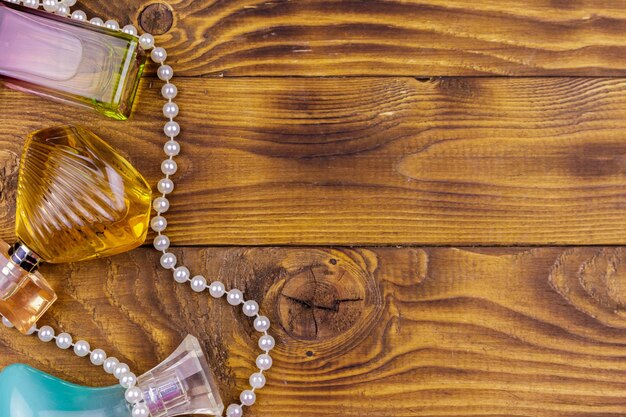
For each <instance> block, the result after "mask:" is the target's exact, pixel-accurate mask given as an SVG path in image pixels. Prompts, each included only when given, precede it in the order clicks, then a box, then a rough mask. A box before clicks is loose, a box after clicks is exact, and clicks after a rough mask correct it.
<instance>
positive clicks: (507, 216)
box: [0, 0, 626, 417]
mask: <svg viewBox="0 0 626 417" xmlns="http://www.w3.org/2000/svg"><path fill="white" fill-rule="evenodd" d="M80 6H81V7H82V8H83V9H84V10H86V11H87V12H88V13H89V15H90V16H92V15H94V14H97V15H99V16H106V17H112V18H116V19H118V20H119V21H120V22H123V23H128V20H129V19H130V20H131V21H132V22H135V23H136V24H138V23H137V22H140V23H141V25H142V26H143V27H144V28H146V29H148V30H151V31H153V32H155V33H158V34H159V36H157V40H158V42H159V43H160V44H163V46H165V47H167V48H168V50H169V53H170V57H171V58H172V65H173V66H174V69H175V71H176V74H177V76H178V77H177V78H176V80H175V82H176V83H177V85H178V86H179V88H180V95H179V97H178V98H177V100H176V101H177V102H178V103H179V105H180V107H181V115H180V118H179V121H180V123H181V125H182V127H183V134H182V135H181V142H182V154H181V157H180V158H179V159H178V161H179V166H180V170H179V173H178V174H177V175H176V178H175V180H176V185H177V189H176V191H175V192H174V193H173V195H172V198H171V201H172V204H173V208H172V210H171V213H170V215H169V217H168V219H169V220H170V227H169V228H168V231H167V233H168V234H169V235H170V236H171V238H172V240H173V242H174V243H175V245H176V246H177V248H175V249H174V252H175V253H176V254H177V255H178V256H179V258H182V259H183V260H184V262H185V263H186V264H188V265H190V266H191V267H192V272H193V273H204V274H205V275H206V276H207V277H208V278H209V279H210V280H212V279H221V280H223V281H224V282H226V283H228V285H236V286H239V287H241V288H243V289H244V290H245V292H246V293H247V294H248V296H249V297H251V298H255V299H258V300H260V302H261V305H262V308H263V311H264V312H265V313H266V314H267V315H268V316H269V317H270V319H271V320H272V321H273V323H274V327H273V330H272V334H273V335H274V336H275V337H276V339H277V341H278V346H277V348H276V350H275V352H274V357H275V366H274V368H273V369H272V371H271V372H270V373H269V383H268V386H267V388H266V389H264V390H263V391H261V392H260V395H259V401H258V404H257V405H256V406H254V407H253V408H251V409H250V410H249V413H248V415H249V416H254V417H266V416H267V417H269V416H279V415H291V416H302V417H304V416H307V417H309V416H310V417H326V416H336V415H342V416H348V417H357V416H372V417H373V416H383V417H404V416H407V417H408V416H474V417H476V416H559V417H562V416H604V417H608V416H623V415H626V251H625V249H624V247H622V246H621V245H626V234H625V233H624V231H625V230H626V213H625V211H624V208H625V207H626V137H625V136H626V81H625V79H624V78H621V77H623V76H625V75H626V40H625V39H626V38H625V37H624V33H626V1H623V0H619V1H609V0H605V1H600V0H526V1H521V0H517V1H514V0H498V1H493V0H490V1H487V0H485V1H460V0H447V1H444V0H440V1H437V0H423V1H416V0H407V1H374V0H371V1H348V0H291V1H290V0H270V1H257V0H224V1H221V0H215V1H204V0H202V1H201V0H179V1H171V2H169V3H167V4H166V3H158V4H157V3H151V2H148V1H141V0H112V1H109V2H97V1H91V0H88V1H87V0H86V1H85V2H84V3H82V4H80ZM151 74H152V75H151ZM153 74H154V68H152V69H151V70H150V71H149V74H148V75H147V76H146V78H145V80H144V81H143V82H142V85H141V89H140V93H139V96H138V106H137V107H136V110H135V113H134V115H133V118H132V120H131V121H129V122H116V121H111V120H103V118H101V117H100V116H98V115H97V114H91V113H88V112H83V111H78V110H75V109H73V108H66V107H62V106H59V105H56V104H51V103H48V102H45V101H42V100H40V99H38V98H36V97H32V96H27V95H24V94H21V93H17V92H12V91H9V90H7V89H0V114H2V122H1V123H0V238H2V239H5V240H12V239H13V238H14V235H13V224H14V207H15V205H14V204H15V191H16V181H17V166H18V160H19V155H20V150H21V147H22V145H23V141H24V137H25V136H26V135H27V134H28V133H29V132H30V131H32V130H35V129H39V128H43V127H48V126H50V125H54V124H61V123H69V122H74V123H80V124H83V125H85V126H88V127H89V128H91V129H92V130H93V131H95V132H96V133H98V134H99V135H100V136H102V137H103V138H105V139H107V140H108V141H109V142H110V143H112V144H113V145H114V146H116V147H117V148H118V149H120V150H121V152H122V153H124V154H125V155H126V156H127V157H128V158H129V159H130V160H131V161H132V162H133V163H134V164H135V165H136V166H137V167H138V168H139V169H140V170H141V171H142V172H143V173H144V174H145V176H146V177H147V178H148V179H149V181H150V182H151V183H153V184H154V183H155V182H156V180H157V179H158V178H159V165H160V161H161V160H162V158H163V155H162V151H161V148H162V144H163V139H162V135H161V134H160V133H159V132H160V126H159V124H158V123H157V120H160V119H156V118H155V116H156V115H157V114H158V113H159V112H160V107H161V101H160V100H159V97H158V96H159V90H160V85H161V84H160V82H159V81H158V80H156V79H155V78H154V77H153ZM157 263H158V254H157V253H156V252H155V251H153V250H151V249H150V248H149V247H145V248H141V249H138V250H135V251H132V252H130V253H127V254H124V255H120V256H116V257H113V258H108V259H103V260H97V261H93V262H83V263H78V264H73V265H60V266H45V267H44V268H42V272H43V273H44V274H45V275H46V276H47V277H48V278H49V279H50V281H51V282H52V283H53V284H54V285H55V287H56V288H57V289H58V292H59V296H60V300H59V302H58V304H56V305H55V307H54V308H53V309H52V310H51V311H50V312H49V314H47V316H46V317H45V318H44V319H43V322H45V323H50V324H53V325H55V326H57V327H58V328H62V329H63V330H67V331H70V332H72V333H73V334H75V335H76V336H77V337H85V338H87V339H88V340H89V341H90V342H91V343H92V345H94V346H100V347H104V348H106V349H107V350H108V351H109V353H110V354H112V355H115V356H117V357H118V358H121V359H123V360H124V361H126V362H127V363H129V364H130V365H131V366H132V368H133V369H134V370H136V371H137V372H144V371H146V370H148V369H150V368H151V367H152V366H154V365H155V364H156V363H158V362H159V361H161V360H162V359H164V358H165V357H166V356H167V355H168V354H169V353H170V352H171V351H172V350H173V349H174V348H175V347H176V346H177V345H178V343H179V342H180V341H181V340H182V338H183V337H184V336H185V335H186V334H187V333H193V334H195V335H197V336H198V337H199V338H200V339H201V342H202V344H203V346H204V347H205V349H206V351H207V354H208V356H209V357H210V360H211V362H212V363H213V364H214V366H215V371H216V377H217V379H218V382H219V385H220V387H221V389H222V393H223V397H224V398H225V400H226V401H227V402H230V401H232V400H234V399H235V398H236V396H237V395H238V393H239V391H240V390H241V389H243V388H244V387H245V386H246V383H247V376H248V375H249V374H250V372H252V370H253V357H254V356H255V354H256V350H255V345H256V342H255V340H254V337H255V333H254V331H253V330H252V328H251V325H250V323H249V321H248V320H245V319H244V317H243V315H242V314H241V313H240V312H238V311H234V310H233V309H232V308H231V307H230V306H228V305H225V304H224V303H220V302H218V303H215V302H214V301H213V300H210V299H208V298H207V297H201V296H196V295H195V294H193V293H192V291H191V290H190V288H188V287H185V286H180V285H178V284H176V283H174V281H173V280H172V279H171V277H170V276H169V274H168V273H166V272H164V271H162V270H161V269H160V268H157V267H156V265H157ZM14 362H25V363H28V364H31V365H33V366H36V367H39V368H40V369H42V370H44V371H47V372H50V373H53V374H54V375H57V376H60V377H62V378H66V379H68V380H70V381H73V382H78V383H83V384H87V385H94V386H101V385H108V384H111V383H113V380H111V378H110V377H107V376H106V375H105V374H104V373H103V372H101V371H100V370H99V369H97V368H94V367H92V366H90V365H89V364H88V361H85V360H79V359H77V358H75V357H73V356H72V355H71V354H69V353H68V352H60V351H58V350H57V349H56V348H54V347H53V346H50V345H44V346H42V345H41V343H39V342H38V341H37V340H35V339H34V338H27V337H20V336H18V335H17V334H16V333H15V332H12V331H8V330H3V329H0V367H2V366H5V365H8V364H11V363H14Z"/></svg>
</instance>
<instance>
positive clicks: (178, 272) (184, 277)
mask: <svg viewBox="0 0 626 417" xmlns="http://www.w3.org/2000/svg"><path fill="white" fill-rule="evenodd" d="M189 275H191V274H190V273H189V269H188V268H187V267H186V266H179V267H178V268H176V269H175V270H174V281H176V282H178V283H179V284H183V283H185V282H187V281H189Z"/></svg>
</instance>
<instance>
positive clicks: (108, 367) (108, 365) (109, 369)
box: [102, 357, 120, 374]
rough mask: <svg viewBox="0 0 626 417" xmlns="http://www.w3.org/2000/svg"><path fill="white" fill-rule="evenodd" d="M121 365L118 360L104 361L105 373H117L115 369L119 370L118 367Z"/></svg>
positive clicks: (109, 359)
mask: <svg viewBox="0 0 626 417" xmlns="http://www.w3.org/2000/svg"><path fill="white" fill-rule="evenodd" d="M119 364H120V361H118V360H117V358H115V357H110V358H106V359H105V360H104V363H103V364H102V368H104V372H106V373H107V374H112V373H113V372H115V368H117V365H119Z"/></svg>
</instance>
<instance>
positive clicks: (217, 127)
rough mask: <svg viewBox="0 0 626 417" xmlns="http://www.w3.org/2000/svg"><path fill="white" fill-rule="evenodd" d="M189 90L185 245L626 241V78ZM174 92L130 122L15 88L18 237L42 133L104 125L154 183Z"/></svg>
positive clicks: (247, 84)
mask: <svg viewBox="0 0 626 417" xmlns="http://www.w3.org/2000/svg"><path fill="white" fill-rule="evenodd" d="M179 85H180V87H181V95H180V97H179V98H178V99H177V100H178V101H179V104H180V107H181V109H182V113H181V117H180V118H179V121H180V123H181V125H182V127H183V130H184V133H183V134H182V136H181V138H180V139H181V142H182V154H181V157H180V158H179V164H180V170H179V173H177V174H176V177H175V180H176V184H177V187H178V188H177V189H176V190H175V192H174V193H173V194H172V197H171V200H172V206H173V209H172V210H171V213H170V216H169V220H170V225H171V226H170V228H169V230H168V233H169V234H170V235H171V237H172V241H173V242H175V243H176V244H179V245H267V244H270V245H283V244H305V245H338V244H339V245H396V244H410V245H417V244H419V245H422V244H424V245H440V244H446V245H447V244H450V245H474V244H478V245H523V244H530V245H545V244H624V243H626V233H624V230H625V229H626V211H625V210H624V207H626V159H625V155H626V140H624V132H625V131H626V81H624V80H621V79H552V78H541V79H475V78H472V79H435V80H430V81H428V82H420V81H416V80H415V79H411V78H402V79H393V78H385V79H371V78H358V79H324V80H321V79H263V78H256V79H236V80H232V79H226V80H219V79H201V80H200V79H198V80H196V79H185V80H179ZM158 91H160V84H159V83H155V84H154V85H152V84H151V82H150V81H146V82H144V84H143V86H142V89H141V92H140V94H139V99H138V103H139V106H138V108H137V111H136V112H135V115H134V119H133V120H132V121H131V122H128V123H125V122H117V121H110V120H105V119H104V118H102V117H100V116H99V115H97V114H93V115H92V114H90V113H84V112H82V113H81V112H78V111H75V110H74V109H71V108H67V107H60V106H58V105H55V104H49V103H47V102H44V101H42V100H40V99H38V98H33V97H30V96H27V95H23V94H20V93H15V92H10V91H8V90H6V89H2V90H0V113H1V114H3V123H2V124H1V125H0V163H1V165H0V167H2V168H1V169H0V173H2V174H1V176H0V179H1V181H0V183H2V186H1V187H2V190H3V192H2V194H1V199H0V213H2V214H3V215H2V216H0V235H1V237H2V238H3V239H5V240H7V239H8V240H11V239H12V238H13V236H12V233H11V230H12V228H13V226H12V225H13V221H14V220H13V214H14V213H13V210H14V207H15V205H14V198H15V190H16V180H17V161H18V155H19V153H20V150H21V147H22V143H23V138H24V137H25V136H26V134H27V133H28V132H29V131H32V130H35V129H37V128H42V127H47V126H50V125H52V124H55V123H71V122H77V123H82V124H84V125H87V126H89V127H90V128H91V129H92V130H94V131H95V132H96V133H97V134H99V135H100V136H102V137H103V138H105V139H107V140H110V142H111V143H112V144H113V145H114V146H115V147H117V148H119V149H120V150H121V151H122V152H123V153H125V154H127V155H128V156H129V158H130V159H131V160H132V161H133V162H134V163H135V164H136V165H137V166H138V167H139V169H140V170H141V171H142V172H143V173H145V175H146V176H147V177H148V179H149V181H150V182H151V183H153V184H154V183H155V182H156V180H157V178H158V177H159V175H160V170H159V166H160V161H161V160H162V159H163V154H162V145H163V143H164V140H163V137H162V133H160V131H161V128H160V125H159V123H161V122H160V121H159V119H158V118H157V115H158V113H160V108H161V101H160V100H159V99H158V98H157V94H158ZM42 114H43V115H45V117H43V118H42ZM42 120H44V121H43V122H42Z"/></svg>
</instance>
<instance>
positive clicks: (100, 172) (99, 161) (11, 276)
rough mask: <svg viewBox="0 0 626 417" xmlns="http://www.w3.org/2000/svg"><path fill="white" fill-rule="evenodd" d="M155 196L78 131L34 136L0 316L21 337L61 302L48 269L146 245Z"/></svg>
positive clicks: (27, 150)
mask: <svg viewBox="0 0 626 417" xmlns="http://www.w3.org/2000/svg"><path fill="white" fill-rule="evenodd" d="M151 194H152V192H151V189H150V187H149V185H148V184H147V182H146V180H145V179H144V178H143V177H142V176H141V174H139V172H137V170H135V168H133V166H132V165H131V164H130V163H129V162H128V161H127V160H125V159H124V158H123V157H122V156H120V155H119V154H118V153H117V152H116V151H115V150H114V149H113V148H111V147H110V146H109V145H107V144H106V143H105V142H104V141H102V139H100V138H98V137H97V136H96V135H94V134H93V133H91V132H89V131H87V130H85V129H83V128H80V127H75V126H61V127H54V128H49V129H44V130H40V131H37V132H34V133H32V134H31V135H29V137H28V139H27V141H26V144H25V146H24V150H23V153H22V157H21V160H20V168H19V176H18V187H17V210H16V226H15V231H16V235H17V238H18V241H17V242H16V243H15V244H14V245H12V246H11V247H9V245H7V244H5V243H3V244H1V245H0V313H1V314H2V315H4V316H5V317H6V318H7V319H8V320H9V321H10V322H11V323H13V325H15V327H16V328H17V329H18V330H20V331H21V332H27V331H28V330H29V329H30V327H31V326H32V325H33V324H34V323H35V322H36V321H37V320H38V319H39V317H41V315H43V313H44V312H45V311H46V310H47V309H48V308H49V307H50V305H51V304H52V303H53V302H54V301H55V300H56V296H55V295H54V291H52V289H51V288H50V286H49V285H48V283H47V282H46V280H45V279H44V278H43V277H42V276H41V275H40V274H39V273H38V272H37V271H36V269H37V266H38V265H39V263H40V262H41V261H45V262H49V263H62V262H77V261H81V260H85V259H92V258H96V257H102V256H110V255H115V254H118V253H121V252H125V251H128V250H130V249H133V248H135V247H137V246H139V245H141V244H142V243H143V242H144V241H145V238H146V235H147V233H148V228H149V217H150V201H151Z"/></svg>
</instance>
